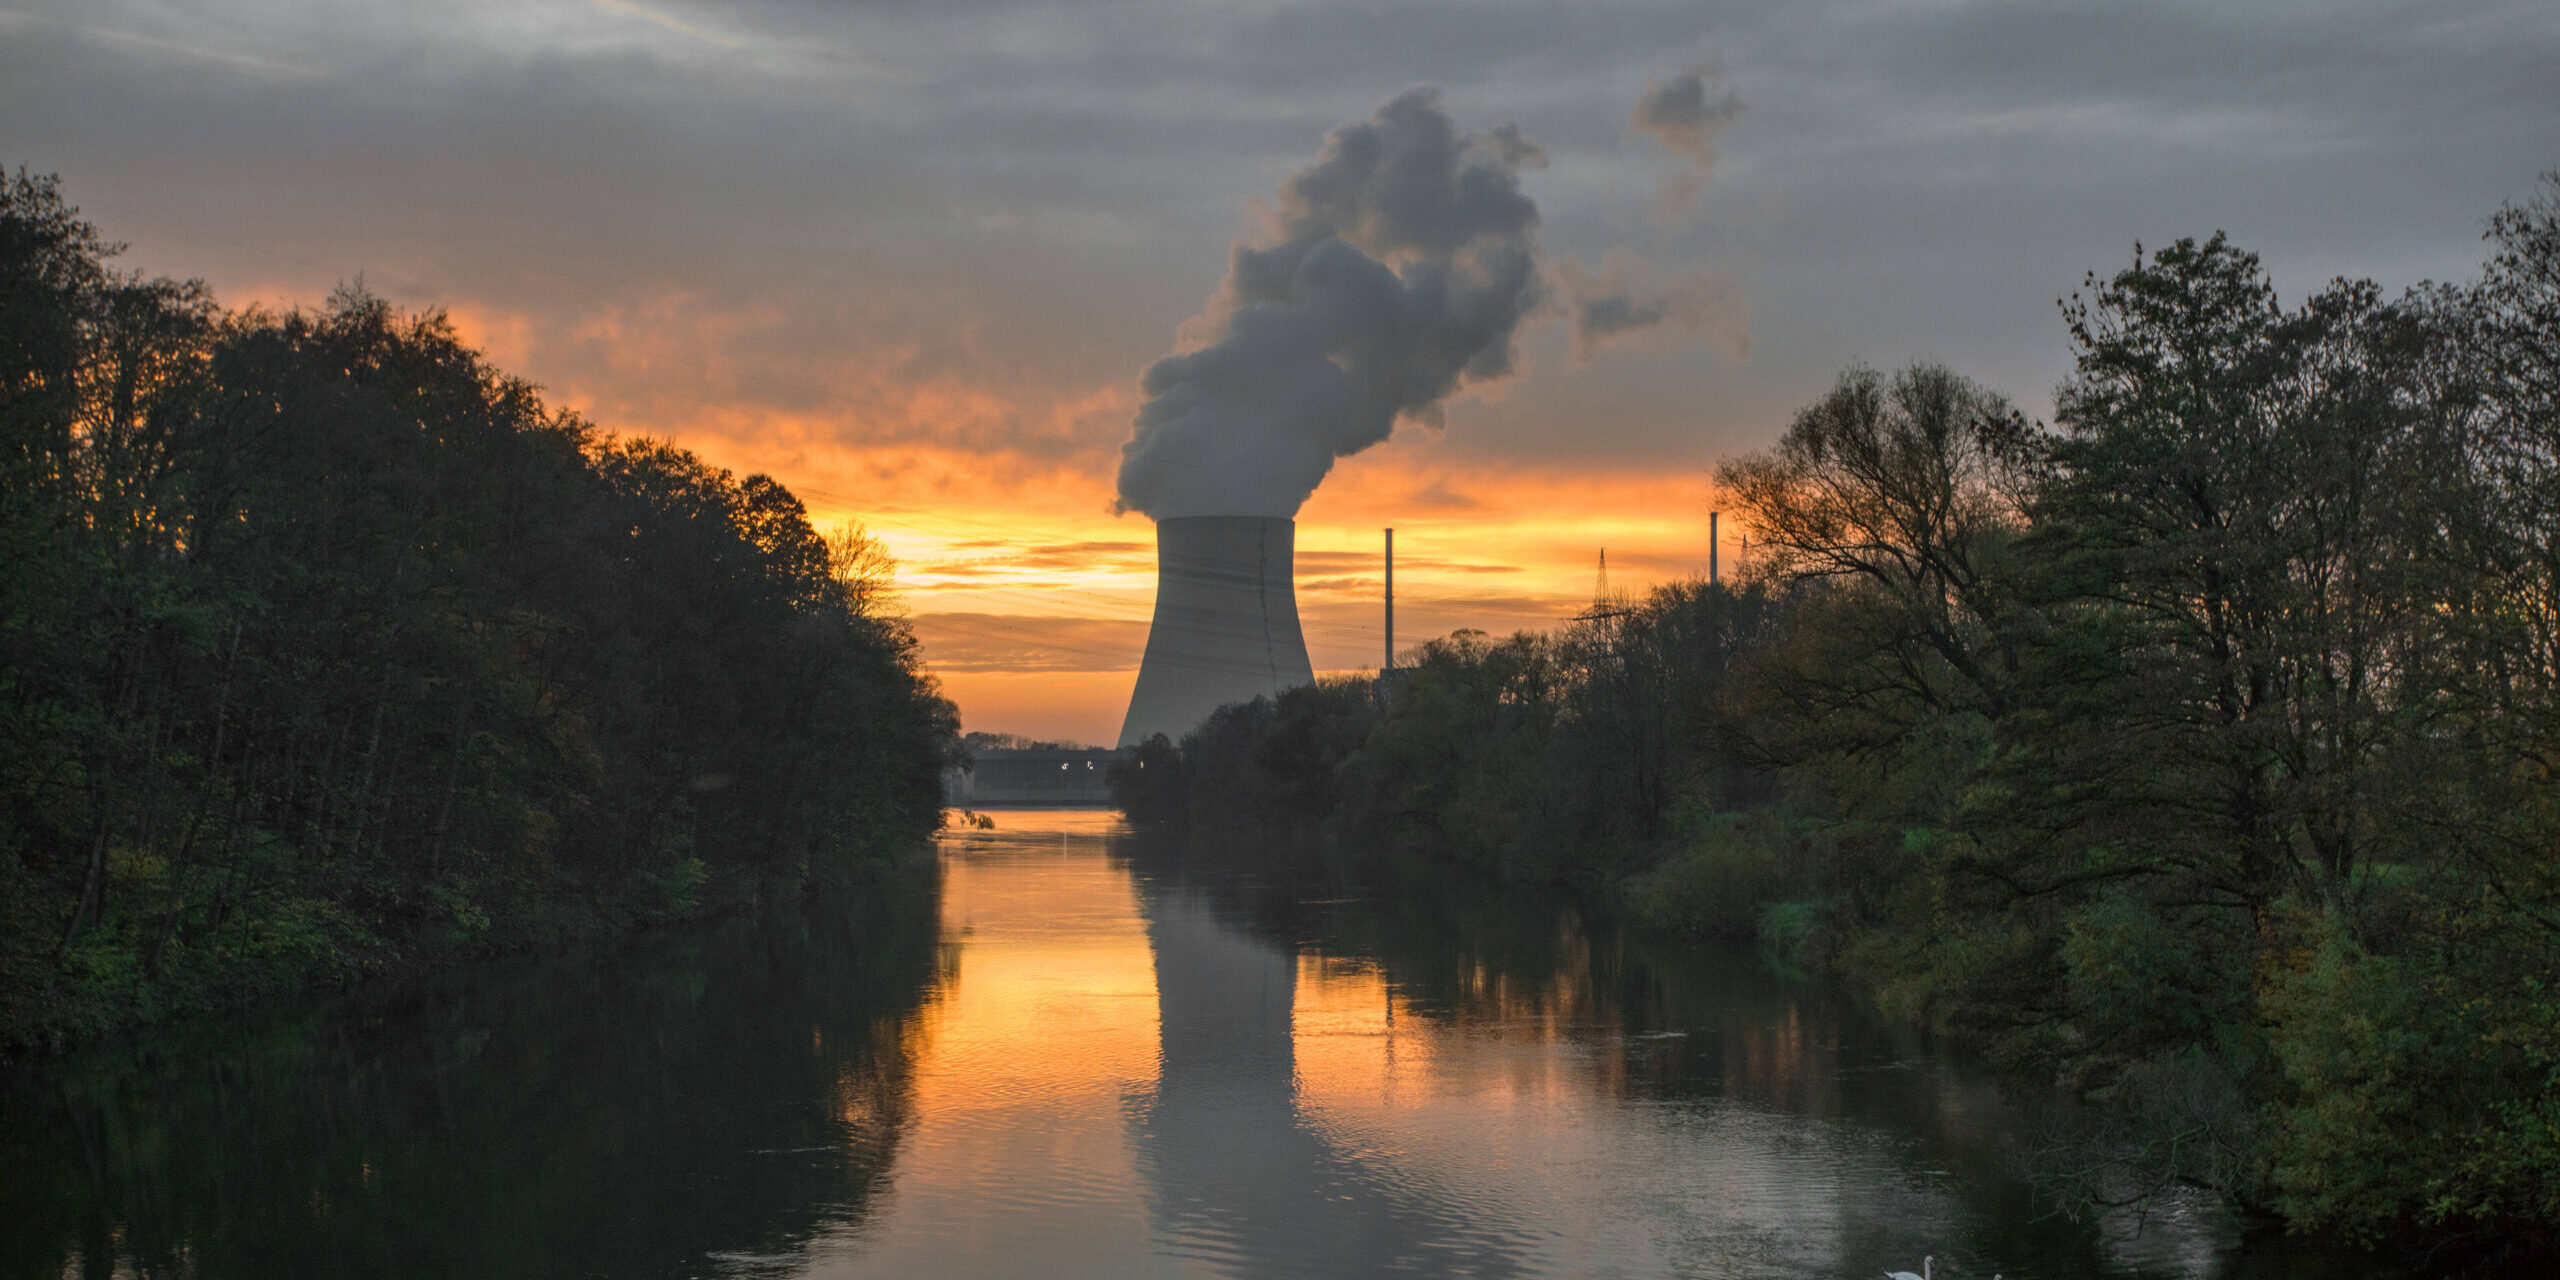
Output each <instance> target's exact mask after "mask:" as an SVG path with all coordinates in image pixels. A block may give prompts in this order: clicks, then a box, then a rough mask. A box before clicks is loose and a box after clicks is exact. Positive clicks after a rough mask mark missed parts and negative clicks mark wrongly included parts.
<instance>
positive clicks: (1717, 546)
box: [1707, 511, 1724, 584]
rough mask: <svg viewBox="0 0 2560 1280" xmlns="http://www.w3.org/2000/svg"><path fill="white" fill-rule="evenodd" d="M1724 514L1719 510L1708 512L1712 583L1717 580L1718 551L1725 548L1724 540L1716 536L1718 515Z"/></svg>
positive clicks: (1710, 575)
mask: <svg viewBox="0 0 2560 1280" xmlns="http://www.w3.org/2000/svg"><path fill="white" fill-rule="evenodd" d="M1722 514H1723V513H1722V512H1717V511H1710V512H1708V513H1707V581H1708V582H1709V583H1710V584H1712V583H1714V582H1715V580H1716V553H1717V552H1719V551H1722V550H1723V549H1724V542H1723V540H1722V539H1721V538H1719V537H1717V536H1716V517H1718V516H1719V515H1722Z"/></svg>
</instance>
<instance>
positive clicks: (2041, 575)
mask: <svg viewBox="0 0 2560 1280" xmlns="http://www.w3.org/2000/svg"><path fill="white" fill-rule="evenodd" d="M2487 245H2488V251H2489V257H2488V261H2487V264H2486V266H2485V268H2484V269H2483V270H2482V272H2481V273H2480V274H2479V276H2478V277H2477V278H2475V279H2473V280H2470V281H2467V282H2464V283H2460V284H2456V285H2447V286H2426V287H2421V288H2419V289H2416V290H2413V291H2411V292H2409V293H2407V294H2405V295H2402V296H2399V297H2389V296H2386V295H2385V294H2384V293H2383V291H2382V290H2380V289H2379V288H2377V287H2375V286H2374V285H2372V284H2370V283H2367V282H2360V281H2338V282H2335V283H2332V284H2331V285H2329V286H2327V287H2326V288H2324V289H2322V290H2320V291H2319V292H2317V293H2316V294H2313V295H2312V296H2310V297H2309V298H2308V299H2306V300H2304V301H2302V302H2300V303H2298V304H2295V305H2290V306H2288V305H2284V304H2283V303H2282V302H2280V300H2279V298H2278V296H2277V294H2276V291H2275V289H2274V287H2273V285H2272V284H2271V283H2270V281H2269V279H2268V277H2267V275H2266V273H2265V272H2264V271H2263V269H2262V268H2261V267H2260V265H2259V263H2258V262H2257V260H2256V259H2255V258H2254V257H2252V256H2251V255H2249V254H2247V253H2245V252H2243V251H2242V250H2241V249H2239V248H2237V247H2235V246H2233V245H2232V244H2230V243H2229V242H2227V241H2226V240H2225V239H2224V238H2222V237H2220V236H2215V237H2213V238H2211V239H2209V240H2205V241H2201V242H2199V241H2194V240H2182V241H2179V242H2177V243H2175V244H2172V245H2169V246H2167V247H2165V248H2161V249H2159V250H2158V251H2156V252H2148V253H2146V252H2143V251H2140V250H2137V251H2136V254H2135V257H2134V261H2133V262H2132V264H2131V265H2130V266H2128V267H2126V268H2125V269H2123V270H2122V271H2119V272H2116V273H2114V274H2112V275H2110V276H2107V277H2104V278H2100V277H2097V276H2092V277H2091V278H2090V280H2089V281H2088V282H2087V284H2086V285H2085V286H2084V288H2083V290H2082V291H2081V292H2080V293H2079V294H2077V295H2075V296H2074V297H2073V298H2072V299H2071V300H2069V301H2068V302H2066V303H2065V304H2064V314H2063V319H2064V324H2065V328H2066V330H2067V332H2068V335H2069V340H2070V342H2071V346H2072V351H2073V355H2074V365H2073V369H2072V372H2071V374H2070V376H2069V377H2068V379H2067V380H2066V381H2065V382H2064V383H2063V385H2062V386H2061V387H2060V389H2059V391H2058V393H2057V396H2056V412H2055V415H2054V421H2053V422H2052V423H2050V424H2045V423H2040V422H2034V421H2030V420H2028V419H2027V418H2025V417H2024V416H2023V415H2021V414H2020V413H2018V412H2017V411H2016V410H2015V409H2014V408H2012V407H2011V406H2010V404H2009V403H2008V402H2007V401H2006V400H2005V399H2003V398H2002V397H2001V396H2000V395H1999V394H1997V393H1995V392H1993V391H1991V390H1988V389H1986V388H1984V387H1982V386H1980V385H1978V384H1976V383H1974V382H1972V381H1969V380H1967V379H1966V378H1964V377H1962V376H1960V375H1959V374H1957V373H1955V372H1952V371H1949V370H1946V369H1943V368H1938V367H1933V366H1926V365H1923V366H1914V367H1911V368H1907V369H1904V370H1901V371H1899V372H1894V373H1883V372H1878V371H1874V370H1869V369H1852V370H1850V371H1849V372H1847V373H1845V374H1844V375H1842V377H1841V378H1840V379H1839V381H1838V383H1837V384H1836V385H1835V386H1834V387H1833V388H1832V389H1831V390H1830V392H1829V393H1827V394H1825V395H1824V396H1822V397H1821V398H1820V399H1818V400H1817V401H1815V402H1814V403H1812V404H1810V405H1808V406H1807V407H1805V408H1804V409H1803V411H1802V412H1801V413H1799V414H1798V415H1797V416H1796V418H1795V419H1794V421H1793V423H1792V424H1791V425H1790V426H1789V428H1788V430H1787V432H1786V434H1785V436H1784V437H1783V438H1782V439H1781V440H1780V441H1779V442H1778V443H1777V444H1776V445H1775V446H1774V447H1773V448H1771V449H1769V450H1767V451H1765V452H1762V453H1759V454H1755V455H1752V456H1749V457H1744V458H1739V459H1734V460H1730V461H1728V462H1726V463H1724V464H1722V465H1721V466H1720V467H1719V471H1718V479H1719V482H1720V486H1721V488H1722V489H1723V490H1724V492H1725V494H1726V495H1727V496H1726V499H1725V500H1726V502H1727V504H1728V508H1727V509H1728V510H1735V511H1738V513H1739V515H1740V516H1741V518H1742V519H1743V521H1744V524H1745V526H1746V527H1747V529H1748V531H1749V533H1750V543H1749V545H1750V548H1751V562H1750V564H1749V566H1748V569H1747V571H1746V572H1745V573H1743V574H1741V575H1738V576H1737V578H1736V579H1734V580H1731V581H1728V582H1723V583H1716V584H1708V583H1703V582H1696V581H1690V582H1680V583H1674V584H1671V585H1668V586H1664V587H1660V588H1657V589H1655V590H1653V591H1651V592H1650V593H1648V594H1646V595H1644V596H1643V597H1642V598H1640V599H1631V600H1626V601H1621V602H1618V604H1619V606H1620V607H1617V608H1608V609H1595V610H1593V611H1592V613H1591V615H1590V616H1588V617H1587V618H1586V619H1584V620H1582V621H1579V622H1576V623H1574V624H1573V625H1570V626H1567V627H1565V628H1563V629H1560V630H1557V631H1554V632H1551V633H1546V634H1528V633H1524V634H1520V635H1515V636H1512V637H1510V638H1508V639H1496V638H1493V637H1490V636H1486V635H1483V634H1480V633H1471V632H1461V633H1459V634H1456V635H1453V636H1449V637H1446V638H1443V639H1439V640H1435V641H1432V642H1430V643H1428V644H1425V645H1423V646H1421V647H1419V648H1418V649H1415V650H1413V651H1411V652H1410V653H1408V654H1406V655H1405V656H1404V657H1403V658H1402V659H1401V661H1400V669H1399V670H1398V671H1397V672H1396V673H1395V675H1394V678H1393V679H1391V680H1386V681H1371V680H1365V679H1363V680H1329V681H1323V682H1319V683H1318V684H1316V685H1313V686H1309V687H1304V688H1299V689H1294V690H1291V691H1289V692H1287V693H1285V694H1283V695H1281V696H1280V697H1278V698H1277V699H1276V700H1261V701H1257V702H1254V703H1250V704H1245V705H1240V706H1232V707H1228V708H1225V709H1223V710H1221V711H1220V712H1218V713H1217V714H1216V715H1214V716H1213V717H1211V718H1210V719H1209V720H1208V721H1207V722H1206V723H1205V724H1203V725H1202V726H1200V727H1199V728H1198V729H1197V730H1196V731H1194V732H1192V733H1191V734H1189V735H1187V736H1186V737H1185V738H1184V739H1183V740H1182V741H1181V742H1179V743H1175V742H1170V741H1167V740H1166V739H1164V738H1161V737H1159V738H1157V739H1155V740H1153V741H1151V742H1149V743H1147V744H1145V745H1143V746H1142V747H1140V748H1139V749H1138V750H1137V751H1136V753H1135V754H1134V757H1133V758H1132V759H1131V760H1130V761H1129V762H1128V763H1127V764H1125V765H1124V766H1123V767H1122V768H1121V769H1120V770H1119V771H1118V772H1117V773H1116V775H1115V779H1114V784H1115V787H1116V788H1117V795H1118V798H1119V800H1120V803H1121V804H1122V806H1123V808H1124V809H1125V810H1126V812H1127V813H1128V814H1129V816H1130V817H1131V818H1132V819H1133V820H1136V821H1139V822H1142V823H1185V824H1189V825H1192V826H1195V827H1214V826H1220V825H1235V824H1252V825H1256V826H1261V827H1288V828H1295V829H1300V830H1304V831H1309V832H1314V833H1320V834H1331V835H1333V836H1337V837H1341V842H1342V846H1343V847H1344V848H1345V849H1346V850H1363V849H1377V848H1382V847H1397V846H1403V847H1409V848H1414V849H1423V850H1429V851H1433V852H1436V853H1438V854H1440V855H1442V856H1446V857H1451V858H1455V859H1457V860H1460V861H1462V862H1466V863H1470V864H1473V865H1475V866H1478V867H1481V868H1484V869H1488V870H1490V871H1492V872H1495V873H1497V874H1500V875H1503V876H1507V877H1514V878H1523V879H1534V880H1544V881H1556V882H1563V883H1568V884H1574V885H1579V886H1581V887H1583V888H1585V889H1588V890H1593V891H1597V892H1603V893H1606V894H1610V895H1613V896H1617V897H1620V898H1622V899H1623V900H1624V901H1626V902H1627V903H1629V904H1630V906H1631V907H1632V909H1633V910H1635V911H1637V912H1638V913H1640V914H1641V915H1642V916H1644V917H1645V918H1647V919H1649V920H1650V921H1651V922H1653V923H1654V924H1655V925H1657V926H1659V927H1662V928H1666V929H1671V930H1683V931H1690V932H1695V933H1699V934H1712V935H1723V936H1739V937H1750V938H1756V939H1758V940H1759V941H1760V942H1762V943H1763V944H1765V946H1766V948H1767V949H1768V950H1769V951H1770V952H1771V953H1773V954H1774V955H1775V956H1776V957H1777V958H1779V959H1781V960H1782V961H1784V962H1786V963H1791V964H1796V965H1801V966H1808V967H1822V968H1827V969H1830V970H1833V971H1836V972H1839V973H1841V974H1843V975H1846V976H1847V977H1849V978H1851V979H1852V980H1854V981H1856V982H1857V983H1858V984H1859V985H1861V986H1862V987H1863V989H1865V990H1866V991H1868V992H1871V993H1872V994H1873V996H1874V998H1875V999H1876V1000H1877V1001H1878V1002H1879V1003H1880V1004H1882V1005H1883V1006H1884V1007H1885V1008H1886V1009H1888V1010H1890V1011H1892V1012H1895V1013H1898V1014H1900V1015H1903V1016H1905V1017H1908V1018H1911V1019H1915V1020H1919V1021H1922V1022H1925V1023H1927V1024H1930V1025H1933V1026H1935V1027H1936V1028H1938V1029H1940V1030H1941V1031H1943V1032H1945V1033H1947V1034H1949V1035H1951V1036H1955V1037H1958V1038H1960V1040H1961V1041H1962V1042H1963V1043H1965V1044H1967V1045H1969V1046H1971V1047H1973V1048H1974V1049H1976V1050H1978V1051H1979V1052H1980V1053H1982V1054H1983V1055H1985V1056H1986V1057H1987V1058H1989V1059H1990V1060H1991V1061H1992V1062H1993V1063H1995V1064H1997V1065H1999V1066H2000V1067H2002V1068H2005V1069H2006V1070H2008V1071H2010V1072H2013V1073H2015V1074H2016V1075H2017V1076H2018V1078H2020V1079H2022V1080H2031V1081H2036V1082H2058V1083H2059V1084H2060V1085H2061V1086H2063V1087H2064V1088H2066V1089H2069V1090H2072V1091H2075V1092H2077V1093H2079V1094H2081V1095H2083V1096H2085V1097H2087V1098H2090V1099H2092V1100H2095V1101H2097V1102H2099V1103H2101V1104H2103V1105H2102V1106H2101V1107H2099V1108H2098V1109H2097V1110H2096V1114H2098V1115H2099V1116H2102V1117H2104V1125H2103V1126H2102V1131H2101V1132H2096V1133H2092V1134H2090V1135H2088V1138H2087V1142H2086V1144H2085V1149H2082V1150H2075V1151H2072V1152H2066V1153H2055V1154H2056V1158H2055V1160H2054V1161H2053V1163H2054V1165H2055V1167H2056V1172H2055V1175H2054V1179H2053V1183H2054V1186H2055V1189H2056V1190H2057V1192H2058V1193H2060V1194H2062V1195H2064V1196H2066V1197H2076V1198H2079V1199H2082V1200H2084V1201H2100V1200H2112V1201H2123V1200H2126V1199H2128V1198H2134V1197H2139V1196H2140V1195H2142V1194H2143V1193H2144V1192H2145V1191H2146V1190H2150V1189H2157V1188H2162V1187H2167V1186H2170V1185H2185V1186H2202V1187H2207V1188H2211V1189H2214V1190H2217V1191H2219V1192H2222V1193H2224V1194H2226V1195H2228V1196H2230V1197H2231V1198H2232V1199H2233V1200H2235V1201H2236V1202H2238V1203H2239V1204H2241V1205H2243V1206H2245V1207H2247V1208H2249V1209H2252V1210H2256V1211H2260V1212H2264V1213H2266V1214H2270V1215H2273V1216H2276V1217H2279V1218H2281V1219H2282V1220H2283V1221H2285V1222H2286V1223H2288V1224H2290V1225H2291V1226H2292V1227H2294V1228H2295V1229H2298V1230H2303V1231H2308V1232H2316V1233H2320V1234H2323V1235H2327V1236H2332V1237H2338V1238H2342V1239H2345V1240H2349V1241H2354V1242H2359V1243H2363V1244H2368V1245H2376V1246H2402V1247H2418V1248H2426V1249H2434V1250H2443V1249H2446V1248H2448V1247H2450V1248H2451V1249H2453V1250H2455V1252H2456V1253H2460V1254H2463V1255H2466V1256H2472V1257H2488V1256H2496V1255H2500V1254H2508V1253H2519V1252H2522V1253H2535V1254H2540V1255H2545V1256H2547V1255H2548V1254H2549V1253H2551V1252H2552V1250H2553V1248H2554V1245H2555V1242H2560V778H2556V777H2555V772H2554V771H2555V769H2560V175H2552V176H2550V177H2548V178H2546V180H2545V181H2544V182H2543V184H2542V185H2541V186H2540V187H2539V188H2538V193H2537V195H2536V196H2535V197H2534V198H2533V199H2531V200H2529V201H2528V202H2526V203H2523V204H2520V205H2517V206H2512V207H2510V208H2508V209H2506V210H2504V211H2502V212H2500V213H2498V214H2497V215H2496V216H2495V217H2494V218H2493V219H2492V220H2491V222H2490V224H2489V230H2488V234H2487ZM2438 1256H2439V1257H2451V1256H2455V1253H2440V1254H2439V1255H2438Z"/></svg>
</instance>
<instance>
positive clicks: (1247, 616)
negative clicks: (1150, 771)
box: [1120, 516, 1316, 747]
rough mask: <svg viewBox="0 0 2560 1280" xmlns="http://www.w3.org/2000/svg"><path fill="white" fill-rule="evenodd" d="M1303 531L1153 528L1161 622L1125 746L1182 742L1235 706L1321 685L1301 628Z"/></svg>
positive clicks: (1221, 524) (1211, 519)
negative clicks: (1157, 738)
mask: <svg viewBox="0 0 2560 1280" xmlns="http://www.w3.org/2000/svg"><path fill="white" fill-rule="evenodd" d="M1297 537H1298V526H1297V522H1296V521H1293V520H1282V519H1276V518H1273V517H1269V516H1177V517H1174V518H1171V519H1166V520H1159V521H1157V522H1156V614H1155V621H1154V622H1153V624H1151V626H1150V627H1149V629H1148V632H1147V656H1146V658H1145V659H1144V660H1143V661H1141V662H1140V664H1139V666H1138V687H1137V688H1136V689H1135V690H1133V691H1131V693H1130V695H1129V716H1128V719H1126V720H1124V721H1122V722H1121V725H1120V745H1121V746H1124V747H1128V746H1135V745H1137V744H1138V743H1140V742H1144V741H1145V740H1146V739H1147V738H1148V737H1150V736H1152V735H1154V734H1159V733H1161V734H1163V735H1165V736H1166V737H1168V738H1171V739H1174V740H1175V741H1180V740H1181V738H1182V735H1183V734H1185V733H1188V732H1190V731H1191V730H1193V729H1195V728H1198V727H1199V725H1200V722H1201V721H1203V720H1205V719H1208V717H1209V713H1210V712H1212V711H1215V710H1217V709H1218V708H1220V707H1222V706H1225V705H1226V704H1228V703H1230V702H1247V701H1250V700H1252V699H1253V698H1255V697H1257V696H1270V695H1276V694H1278V693H1279V692H1280V691H1281V690H1283V689H1287V688H1291V687H1293V686H1296V685H1302V684H1312V683H1314V682H1315V678H1316V677H1315V668H1314V666H1313V665H1312V664H1310V663H1309V662H1308V661H1307V640H1306V636H1305V634H1304V633H1302V632H1301V631H1299V629H1298V597H1297V591H1296V585H1295V582H1294V581H1293V577H1292V570H1293V567H1294V565H1295V562H1296V556H1297Z"/></svg>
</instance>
